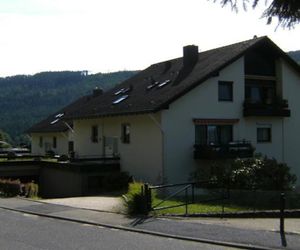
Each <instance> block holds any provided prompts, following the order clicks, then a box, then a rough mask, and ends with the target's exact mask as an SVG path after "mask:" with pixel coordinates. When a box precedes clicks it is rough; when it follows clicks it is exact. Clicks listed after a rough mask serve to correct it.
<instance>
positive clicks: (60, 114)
mask: <svg viewBox="0 0 300 250" xmlns="http://www.w3.org/2000/svg"><path fill="white" fill-rule="evenodd" d="M64 115H65V114H64V113H59V114H57V115H55V118H61V117H63V116H64Z"/></svg>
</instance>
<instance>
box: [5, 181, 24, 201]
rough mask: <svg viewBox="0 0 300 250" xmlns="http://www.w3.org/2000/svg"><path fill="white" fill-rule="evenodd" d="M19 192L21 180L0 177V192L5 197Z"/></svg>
mask: <svg viewBox="0 0 300 250" xmlns="http://www.w3.org/2000/svg"><path fill="white" fill-rule="evenodd" d="M20 192H21V182H20V181H19V180H4V179H0V193H1V194H2V195H3V196H5V197H14V196H17V195H19V194H20Z"/></svg>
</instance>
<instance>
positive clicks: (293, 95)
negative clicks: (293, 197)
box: [281, 63, 300, 190]
mask: <svg viewBox="0 0 300 250" xmlns="http://www.w3.org/2000/svg"><path fill="white" fill-rule="evenodd" d="M281 71H282V77H283V98H284V99H287V100H288V103H289V109H290V110H291V117H289V118H286V119H284V124H283V126H284V142H285V143H284V160H285V162H286V163H287V165H288V166H290V167H291V168H292V171H293V172H294V173H295V174H297V177H298V180H297V185H298V189H299V190H300V132H299V128H300V98H299V93H300V74H299V72H296V71H295V70H294V69H292V68H291V67H290V66H289V65H288V64H286V63H282V68H281Z"/></svg>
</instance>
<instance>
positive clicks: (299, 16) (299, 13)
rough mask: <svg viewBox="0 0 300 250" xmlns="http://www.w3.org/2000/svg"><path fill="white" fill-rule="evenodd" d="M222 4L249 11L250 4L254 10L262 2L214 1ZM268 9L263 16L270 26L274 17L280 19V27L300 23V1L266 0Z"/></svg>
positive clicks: (254, 0) (242, 0) (239, 0)
mask: <svg viewBox="0 0 300 250" xmlns="http://www.w3.org/2000/svg"><path fill="white" fill-rule="evenodd" d="M214 1H215V2H220V3H221V5H222V6H225V5H230V6H231V8H232V9H233V10H235V11H238V9H239V7H240V6H242V7H243V8H244V10H247V7H248V4H249V3H250V2H252V8H254V9H255V8H256V7H257V5H258V3H259V2H260V0H214ZM264 2H265V3H266V9H265V10H264V12H263V13H262V16H263V17H265V18H267V23H268V24H270V23H271V22H272V21H273V18H274V17H277V18H278V23H279V25H281V26H283V27H288V28H292V27H294V26H295V25H296V24H298V23H299V22H300V0H272V1H269V0H264Z"/></svg>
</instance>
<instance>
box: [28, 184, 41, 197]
mask: <svg viewBox="0 0 300 250" xmlns="http://www.w3.org/2000/svg"><path fill="white" fill-rule="evenodd" d="M38 193H39V186H38V184H36V183H34V181H32V182H29V183H26V184H25V195H26V197H28V198H35V197H38Z"/></svg>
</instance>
